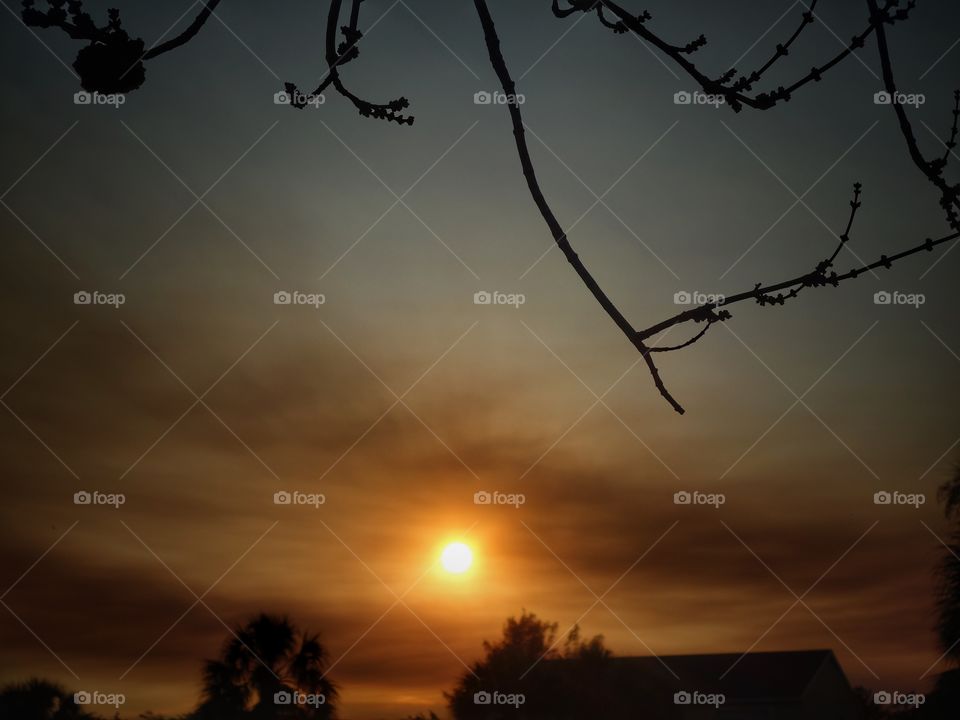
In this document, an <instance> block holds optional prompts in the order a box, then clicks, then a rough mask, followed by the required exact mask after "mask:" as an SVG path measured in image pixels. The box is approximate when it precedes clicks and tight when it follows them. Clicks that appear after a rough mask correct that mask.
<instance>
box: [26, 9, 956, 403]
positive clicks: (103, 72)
mask: <svg viewBox="0 0 960 720" xmlns="http://www.w3.org/2000/svg"><path fill="white" fill-rule="evenodd" d="M349 2H350V11H349V20H348V24H346V25H343V26H341V25H340V18H341V15H342V13H343V5H344V0H330V9H329V13H328V16H327V24H326V32H325V44H324V47H325V53H324V54H325V59H326V63H327V72H326V74H325V75H324V77H323V78H322V79H321V81H320V83H319V85H318V86H317V89H316V90H315V91H314V92H313V93H311V94H310V95H304V94H303V93H301V92H300V91H299V90H298V89H297V86H296V85H294V84H292V83H286V89H287V92H288V93H289V94H290V100H289V102H290V105H292V106H293V107H295V108H299V109H302V108H303V107H306V105H307V104H309V103H310V101H311V100H313V99H315V98H316V97H317V96H319V95H320V94H321V93H323V92H324V91H325V90H326V89H327V88H329V87H331V86H332V87H333V88H334V89H335V90H336V91H337V92H338V93H339V94H340V95H341V96H343V97H344V98H346V99H347V100H349V101H350V102H351V103H352V104H353V105H354V107H356V108H357V110H358V111H359V112H360V114H361V115H363V116H365V117H373V118H377V119H382V120H387V121H392V122H396V123H398V124H401V125H402V124H413V121H414V119H413V117H410V116H406V115H404V114H403V113H402V111H403V110H404V109H406V108H407V107H408V105H409V103H408V101H407V99H406V98H404V97H400V98H397V99H396V100H392V101H389V102H386V103H371V102H368V101H366V100H364V99H362V98H361V97H359V96H358V95H356V94H354V93H353V92H352V91H351V90H349V89H348V88H347V86H346V85H345V83H344V82H343V79H342V77H341V73H340V71H341V68H342V67H343V66H345V65H346V64H348V63H350V62H351V61H353V60H355V59H356V58H357V57H358V56H359V53H360V50H359V42H360V40H361V39H362V38H363V32H362V31H361V30H360V14H361V13H360V11H361V5H362V3H363V0H349ZM562 2H563V4H561V0H551V10H552V12H553V15H554V16H556V17H558V18H568V17H570V16H572V15H574V14H576V13H595V14H596V16H597V18H598V21H599V22H600V23H601V25H602V26H603V27H605V28H607V29H609V30H612V31H613V32H614V33H618V34H620V33H626V32H631V33H634V34H636V35H637V36H638V37H640V38H641V39H643V40H644V41H646V42H648V43H650V44H651V45H653V46H654V47H655V48H656V49H658V50H659V51H660V52H662V53H663V54H665V55H666V56H667V57H668V58H669V59H671V60H672V61H673V62H674V63H676V64H677V65H678V66H679V67H680V68H681V69H682V70H684V71H685V72H686V73H687V74H688V75H689V76H690V77H691V78H693V79H694V81H696V82H697V83H698V84H699V85H700V87H701V88H702V89H703V90H704V92H706V93H709V94H715V95H719V96H722V97H723V98H724V99H725V101H726V103H727V104H729V105H730V106H731V108H732V109H733V110H734V111H737V112H739V111H740V110H742V109H743V108H744V107H749V108H753V109H757V110H768V109H770V108H773V107H775V106H777V105H779V104H780V103H782V102H787V101H789V100H790V98H791V96H792V95H793V94H794V93H795V92H796V91H798V90H800V89H801V88H803V87H805V86H806V85H808V84H810V83H813V82H818V81H820V80H821V79H822V77H823V75H824V74H825V73H826V72H828V71H830V70H831V69H832V68H834V67H836V66H837V65H839V64H840V63H842V62H843V61H844V60H846V59H848V58H849V57H850V56H851V55H852V54H853V53H854V52H857V51H858V50H860V49H861V48H863V47H864V46H865V44H866V41H867V40H868V39H869V38H870V37H871V36H873V35H876V40H877V51H878V53H879V56H880V62H881V67H882V71H883V83H884V88H885V91H886V92H887V93H888V94H889V95H890V98H891V103H890V104H891V105H892V108H893V111H894V113H895V115H896V118H897V123H898V126H899V129H900V132H901V135H902V136H903V138H904V141H905V143H906V146H907V151H908V153H909V155H910V158H911V160H912V161H913V163H914V165H916V167H917V168H918V169H919V170H920V172H921V173H922V174H923V175H924V177H925V178H926V179H927V180H928V181H929V182H930V183H931V184H932V185H933V186H934V187H935V188H936V189H937V190H938V191H939V193H940V205H941V207H942V208H943V210H944V212H945V215H946V221H947V224H948V225H949V227H950V229H951V230H952V232H951V233H949V234H947V235H944V236H942V237H940V238H937V239H931V238H927V239H926V240H924V241H923V242H920V243H918V244H915V245H913V246H911V247H908V248H907V249H905V250H901V251H898V252H896V253H892V254H890V255H881V256H880V258H879V259H877V260H875V261H873V262H870V263H866V264H862V265H861V266H859V267H855V268H852V269H849V270H846V271H844V272H838V271H837V270H836V269H835V264H836V260H837V258H838V256H839V254H840V252H841V250H842V249H843V247H844V246H845V245H846V244H847V243H848V242H850V234H851V232H852V230H853V226H854V222H855V220H856V217H857V213H858V211H859V209H860V208H861V205H862V203H861V193H862V186H861V185H860V183H856V184H855V185H854V192H853V198H852V199H851V201H850V214H849V217H848V219H847V223H846V227H845V229H844V230H843V232H842V233H839V234H838V244H837V246H836V248H835V249H834V251H833V252H832V253H831V254H830V255H829V256H828V257H826V258H824V259H823V260H821V261H820V262H818V263H817V264H816V266H815V267H814V268H813V269H812V270H811V271H809V272H806V273H803V274H801V275H797V276H796V277H793V278H790V279H787V280H782V281H779V282H774V283H770V284H766V285H764V284H762V283H757V284H756V285H755V286H754V287H753V288H752V289H750V290H747V291H743V292H739V293H736V294H733V295H728V296H722V299H718V300H717V301H716V302H713V303H708V304H705V305H701V306H698V307H694V308H690V309H688V310H685V311H683V312H680V313H678V314H676V315H674V316H673V317H670V318H667V319H665V320H662V321H660V322H657V323H655V324H653V325H650V326H649V327H647V328H646V329H644V330H637V329H636V328H634V326H633V325H632V324H631V323H630V321H628V320H627V319H626V317H625V316H624V315H623V313H622V312H621V311H620V310H619V309H618V308H617V306H616V304H615V303H614V302H613V301H612V300H611V298H610V297H609V296H608V295H607V294H606V292H605V291H604V290H603V288H602V287H601V286H600V284H599V283H598V282H597V281H596V279H595V278H594V277H593V275H592V274H591V273H590V271H589V270H588V269H587V267H586V266H585V265H584V263H583V261H582V260H581V259H580V257H579V256H578V255H577V253H576V252H575V251H574V249H573V247H572V245H571V243H570V240H569V238H568V237H567V234H566V232H565V231H564V230H563V227H562V226H561V224H560V222H559V220H558V219H557V216H556V214H555V213H554V211H553V209H552V208H551V207H550V205H549V203H548V202H547V200H546V197H545V195H544V193H543V191H542V189H541V187H540V182H539V179H538V178H537V173H536V169H535V167H534V164H533V161H532V159H531V155H530V150H529V147H528V145H527V139H526V132H525V127H524V123H523V116H522V114H521V111H520V107H519V104H518V103H516V102H508V103H507V108H508V111H509V114H510V120H511V123H512V126H513V135H514V139H515V142H516V148H517V154H518V157H519V160H520V165H521V169H522V171H523V175H524V178H525V180H526V184H527V189H528V191H529V193H530V195H531V197H532V199H533V202H534V204H535V205H536V206H537V209H538V210H539V212H540V214H541V216H542V218H543V220H544V222H545V223H546V225H547V227H548V229H549V231H550V234H551V235H552V237H553V239H554V241H555V243H556V244H557V246H558V247H559V248H560V250H561V252H562V253H563V254H564V257H565V258H566V259H567V261H568V262H569V263H570V265H571V266H572V267H573V269H574V271H575V272H576V273H577V275H578V277H579V278H580V280H581V281H582V282H583V284H584V286H585V287H586V288H587V290H588V291H589V292H590V293H591V294H592V295H593V297H594V298H595V299H596V301H597V302H598V303H599V304H600V306H601V308H603V310H604V312H606V313H607V315H608V316H609V317H610V318H611V319H612V320H613V322H614V324H615V325H616V326H617V327H618V328H619V329H620V331H621V332H622V333H623V334H624V335H625V336H626V338H627V339H628V340H629V341H630V343H631V344H632V345H633V346H634V347H635V348H636V349H637V350H638V351H639V352H640V353H641V355H642V357H643V359H644V361H645V363H646V365H647V369H648V370H649V372H650V375H651V377H652V379H653V382H654V385H655V386H656V388H657V390H658V391H659V392H660V394H661V395H662V396H663V397H664V399H666V401H667V402H668V403H669V404H670V405H671V407H673V408H674V409H675V410H676V411H677V412H679V413H683V412H684V410H683V407H682V406H681V405H680V404H679V403H678V402H677V400H676V399H675V398H674V397H673V395H672V394H671V393H670V392H669V390H667V388H666V386H665V384H664V382H663V380H662V378H661V375H660V370H659V369H658V367H657V365H656V364H655V363H654V360H653V356H654V353H667V352H676V351H679V350H682V349H685V348H689V347H691V346H692V345H694V344H696V343H697V342H699V341H700V340H701V339H703V338H704V337H705V336H706V335H707V333H708V331H709V330H710V328H711V327H712V326H713V325H715V324H716V323H718V322H725V321H727V320H729V319H731V317H732V315H731V313H730V310H729V308H730V307H731V306H733V305H736V304H738V303H742V302H746V301H752V302H754V303H756V304H758V305H760V306H773V305H783V304H785V303H786V302H787V301H788V300H792V299H794V298H796V297H797V296H798V295H800V293H801V292H803V291H804V290H806V289H807V288H817V287H826V286H833V287H836V286H838V285H839V284H840V283H841V282H844V281H846V280H852V279H855V278H857V277H859V276H860V275H862V274H864V273H865V272H868V271H872V270H876V269H879V268H887V269H889V268H890V267H892V265H893V264H894V263H895V262H897V261H899V260H902V259H905V258H907V257H910V256H912V255H915V254H918V253H920V252H932V251H934V250H935V249H937V248H940V247H941V246H945V245H946V244H949V243H952V242H954V241H956V240H958V239H960V185H953V184H950V183H949V182H948V181H947V179H946V177H945V171H946V168H947V165H948V163H949V160H950V156H951V154H952V153H953V150H954V149H955V148H956V147H957V140H958V136H960V90H958V91H957V92H955V93H954V106H953V121H952V123H951V127H950V131H949V135H948V137H947V139H946V140H944V141H943V144H944V146H945V152H944V154H943V155H942V156H937V157H934V158H933V159H928V158H927V157H926V156H925V155H924V153H923V151H922V150H921V147H920V143H919V142H918V140H917V136H916V133H915V132H914V130H913V126H912V124H911V122H910V118H909V117H908V115H907V112H906V109H905V107H904V104H903V102H902V100H901V95H900V93H899V92H898V89H897V85H896V81H895V77H894V72H893V62H892V60H891V54H890V49H889V45H888V38H887V28H888V27H891V26H893V25H895V24H897V23H899V22H901V21H905V20H907V19H908V18H909V16H910V13H911V12H912V11H913V10H914V9H915V7H916V2H915V1H914V0H907V2H905V4H904V6H903V7H901V3H900V2H899V0H882V3H881V2H880V0H866V5H867V10H868V13H869V17H868V22H867V25H866V27H865V28H864V29H863V30H861V31H860V32H859V33H858V34H856V35H854V36H853V38H852V39H851V40H850V42H849V43H848V44H847V45H846V46H845V47H844V48H843V50H842V51H840V52H839V53H837V54H835V55H833V56H831V57H829V58H828V59H827V60H826V61H824V62H823V63H822V64H820V65H818V66H816V67H814V68H812V69H811V70H810V71H808V72H807V73H805V74H803V75H801V76H800V77H799V78H798V79H796V80H794V81H793V82H791V83H789V84H787V85H785V86H780V87H778V88H776V89H775V90H770V91H767V92H755V91H754V86H755V85H757V84H758V83H759V82H760V81H761V80H762V79H763V78H764V76H765V75H766V74H767V72H768V71H770V69H771V68H773V67H774V66H775V65H777V64H778V63H780V62H781V61H782V60H783V59H784V58H786V57H787V56H789V54H790V50H791V48H792V47H793V46H794V45H795V44H796V43H797V42H798V41H799V40H800V38H801V37H802V35H803V33H804V31H805V30H806V28H808V27H809V26H811V25H812V24H814V22H816V15H815V9H816V7H817V4H818V2H819V0H811V2H810V5H809V6H808V7H806V10H805V12H803V13H802V14H801V19H800V23H799V24H798V26H797V27H796V28H795V29H794V30H793V32H792V33H791V34H790V35H789V36H788V37H786V38H785V39H784V41H783V42H781V43H778V44H777V45H776V47H775V49H774V51H773V53H772V55H771V56H770V57H769V59H768V60H766V61H765V62H764V63H763V64H762V65H760V66H759V67H758V68H757V69H756V70H753V71H752V72H749V73H746V74H739V73H738V72H737V70H736V69H735V68H732V69H730V70H728V71H726V72H725V73H723V75H721V76H720V77H719V78H717V79H713V78H711V77H710V76H709V75H708V74H707V73H706V72H704V71H702V70H700V69H699V68H698V66H697V65H696V64H695V63H694V62H693V61H692V60H691V59H690V58H691V56H692V55H694V54H695V53H696V52H697V51H698V50H700V49H701V48H702V47H703V46H704V45H706V43H707V40H706V37H705V36H703V35H700V36H698V37H697V38H695V39H694V40H692V41H690V42H688V43H686V44H673V43H670V42H667V41H666V40H664V39H663V38H662V37H661V36H660V35H658V34H657V33H655V32H653V31H652V30H651V29H650V27H649V22H650V21H651V20H652V19H653V18H652V16H651V15H650V13H648V12H642V13H640V14H636V15H635V14H632V13H630V12H628V11H627V10H625V9H624V8H623V7H622V6H621V5H620V4H619V3H618V2H617V1H616V0H562ZM219 3H220V0H206V2H204V5H203V9H202V10H201V12H200V13H199V14H198V15H197V17H196V18H195V19H194V20H193V22H192V23H191V24H190V26H189V27H187V29H186V30H184V31H183V32H182V33H180V34H179V35H178V36H176V37H175V38H172V39H171V40H168V41H167V42H165V43H163V44H161V45H158V46H157V47H155V48H152V49H150V50H149V51H146V52H145V51H144V43H143V41H142V40H141V39H138V38H131V37H130V36H129V35H128V34H127V32H126V31H125V29H124V28H123V27H122V26H121V21H120V14H119V11H117V10H110V11H109V12H108V22H107V24H106V25H104V26H102V27H101V26H98V25H97V24H96V23H95V22H94V21H93V19H92V18H91V17H90V15H89V14H88V13H86V12H84V11H83V7H82V5H83V3H82V0H47V2H46V5H47V10H46V11H40V10H37V9H36V7H35V4H36V2H35V0H23V7H24V10H23V19H24V22H25V23H26V24H27V25H31V26H34V27H41V28H59V29H61V30H62V31H63V32H65V33H66V34H67V35H68V36H69V37H71V38H73V39H76V40H86V41H88V42H89V44H88V45H87V46H85V47H84V48H82V49H81V50H80V52H79V53H78V55H77V60H76V61H75V63H74V67H75V68H76V69H77V71H78V73H79V74H80V77H81V84H82V85H83V87H84V88H85V89H88V90H91V91H100V92H129V91H131V90H135V89H137V88H138V87H140V85H141V84H142V83H143V81H144V78H145V71H144V68H143V61H145V60H149V59H151V58H154V57H157V56H158V55H161V54H163V53H166V52H169V51H171V50H174V49H176V48H179V47H181V46H183V45H185V44H186V43H187V42H189V41H190V40H192V39H193V38H194V37H196V36H197V35H198V34H199V32H200V30H201V29H202V28H203V26H204V24H205V23H206V22H207V21H208V20H209V18H210V16H211V15H212V14H213V12H214V10H215V8H216V7H217V5H218V4H219ZM474 5H475V7H476V11H477V14H478V17H479V19H480V24H481V26H482V29H483V33H484V39H485V42H486V46H487V51H488V54H489V57H490V62H491V64H492V66H493V69H494V72H495V73H496V75H497V78H498V79H499V81H500V84H501V86H502V88H503V92H504V94H505V96H506V97H507V98H516V97H517V96H518V94H517V92H516V85H515V83H514V80H513V78H512V76H511V74H510V71H509V69H508V66H507V63H506V60H505V59H504V56H503V52H502V50H501V47H500V39H499V36H498V34H497V30H496V26H495V24H494V21H493V18H492V17H491V15H490V11H489V8H488V6H487V2H486V0H474ZM608 14H609V15H608ZM340 36H342V40H341V41H340V42H339V43H338V39H340ZM686 323H694V324H703V327H702V328H700V329H699V330H698V331H697V332H695V333H694V334H693V335H692V336H691V337H690V338H689V339H688V340H686V341H685V342H682V343H680V344H677V345H671V346H658V345H655V344H653V343H652V342H649V341H650V340H651V338H654V337H655V336H659V335H660V334H661V333H664V332H665V331H668V330H670V329H672V328H674V327H676V326H678V325H684V324H686Z"/></svg>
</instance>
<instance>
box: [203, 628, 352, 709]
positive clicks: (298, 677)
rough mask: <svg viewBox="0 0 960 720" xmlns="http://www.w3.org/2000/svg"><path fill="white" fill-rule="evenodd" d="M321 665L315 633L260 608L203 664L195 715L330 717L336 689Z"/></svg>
mask: <svg viewBox="0 0 960 720" xmlns="http://www.w3.org/2000/svg"><path fill="white" fill-rule="evenodd" d="M326 667H327V652H326V649H325V648H324V647H323V645H321V644H320V640H319V638H318V636H317V635H311V634H310V633H307V632H301V631H299V630H298V629H297V628H296V626H294V625H293V624H292V623H291V622H290V620H289V619H288V618H287V617H286V616H283V617H277V616H273V615H267V614H263V613H261V614H260V615H258V616H257V617H255V618H254V619H252V620H250V621H249V622H248V623H247V624H246V625H244V626H242V627H239V628H237V629H236V630H235V631H234V632H233V634H232V635H231V637H229V638H228V639H227V640H226V642H225V643H224V645H223V648H222V650H221V652H220V657H218V658H217V659H215V660H208V661H207V662H206V664H205V665H204V669H203V699H202V702H201V704H200V706H199V707H198V708H197V711H196V713H195V715H196V718H197V720H274V719H275V718H298V719H301V720H328V719H329V718H333V717H335V707H336V699H337V689H336V686H335V685H334V684H333V683H332V682H331V681H330V680H328V679H327V677H326Z"/></svg>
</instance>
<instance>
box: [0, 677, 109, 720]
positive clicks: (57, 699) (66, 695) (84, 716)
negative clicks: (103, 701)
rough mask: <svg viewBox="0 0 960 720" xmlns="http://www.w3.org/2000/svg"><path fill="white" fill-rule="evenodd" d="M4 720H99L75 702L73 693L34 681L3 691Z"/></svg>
mask: <svg viewBox="0 0 960 720" xmlns="http://www.w3.org/2000/svg"><path fill="white" fill-rule="evenodd" d="M0 720H95V716H93V715H90V714H89V713H87V712H85V711H84V710H83V708H81V707H80V706H79V705H77V704H76V703H75V702H74V701H73V693H72V692H69V691H67V690H66V689H64V688H63V686H61V685H58V684H56V683H53V682H50V681H48V680H39V679H37V678H33V679H31V680H27V681H26V682H22V683H13V684H11V685H7V686H6V687H5V688H3V690H0Z"/></svg>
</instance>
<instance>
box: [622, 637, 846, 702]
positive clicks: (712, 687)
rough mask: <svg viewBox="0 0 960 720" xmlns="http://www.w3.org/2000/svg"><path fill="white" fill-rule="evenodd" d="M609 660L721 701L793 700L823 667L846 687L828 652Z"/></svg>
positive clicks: (844, 678)
mask: <svg viewBox="0 0 960 720" xmlns="http://www.w3.org/2000/svg"><path fill="white" fill-rule="evenodd" d="M611 661H612V662H613V663H614V665H615V666H617V667H618V668H619V669H620V670H621V671H624V672H628V673H630V674H633V673H634V672H636V673H642V674H643V675H646V676H648V677H649V676H652V677H654V678H656V679H657V680H658V681H659V682H665V683H668V684H669V685H671V686H674V687H676V688H677V689H681V690H688V691H694V690H696V691H698V692H704V693H723V694H724V695H725V696H726V698H727V702H731V701H746V702H757V701H767V702H770V701H774V702H790V701H796V700H799V699H800V698H802V697H803V695H804V694H805V692H806V690H807V688H808V687H809V686H810V684H811V683H812V681H813V679H814V677H815V676H816V675H817V673H818V672H819V671H820V669H821V668H822V667H823V666H824V665H825V664H827V665H829V666H831V667H832V668H834V669H835V671H836V672H837V673H838V674H839V675H840V676H841V678H842V680H843V682H844V683H846V684H847V685H849V683H847V679H846V676H845V675H844V673H843V669H842V668H841V667H840V664H839V663H838V662H837V660H836V658H835V657H834V655H833V651H832V650H798V651H787V652H751V653H746V654H743V653H724V654H718V655H661V656H659V658H658V657H653V656H650V657H613V658H611ZM667 668H669V670H668V669H667ZM731 668H732V669H731ZM671 671H672V673H673V674H671ZM674 675H675V676H676V677H674ZM678 678H679V679H678Z"/></svg>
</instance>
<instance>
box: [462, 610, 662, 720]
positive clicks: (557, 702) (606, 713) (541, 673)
mask: <svg viewBox="0 0 960 720" xmlns="http://www.w3.org/2000/svg"><path fill="white" fill-rule="evenodd" d="M557 629H558V625H557V624H556V623H549V622H545V621H543V620H541V619H540V618H538V617H537V616H536V615H535V614H533V613H528V612H523V613H522V614H521V616H520V617H519V618H509V619H508V620H507V621H506V623H504V626H503V636H502V637H501V639H500V640H499V641H498V642H495V643H491V642H484V644H483V648H484V658H483V659H482V660H479V661H477V662H475V663H474V664H473V665H472V666H471V668H470V669H469V670H468V671H467V672H465V673H464V674H463V675H462V676H461V677H460V679H459V681H458V682H457V684H456V686H455V687H454V689H453V691H452V692H451V693H448V694H447V696H446V697H447V703H448V706H449V708H450V711H451V712H452V713H453V716H454V718H456V720H494V719H496V718H501V717H503V718H507V717H510V718H519V719H523V720H583V718H589V717H609V718H615V717H643V718H646V719H647V720H656V719H657V718H661V717H664V712H663V711H664V709H663V707H661V706H660V705H659V704H658V701H657V700H656V699H654V696H653V693H649V692H644V690H647V689H649V688H641V687H639V685H640V684H641V683H642V681H641V680H639V679H638V678H636V677H629V678H628V677H623V676H620V674H619V673H618V671H617V670H616V668H615V667H614V666H613V664H612V663H610V662H609V660H610V658H611V653H610V651H609V650H608V649H607V648H606V646H605V644H604V641H603V637H602V636H599V635H598V636H595V637H593V638H592V639H590V640H588V641H582V640H581V639H580V632H579V629H578V628H577V627H574V628H573V629H571V631H570V632H569V633H568V634H567V635H566V636H565V637H563V638H559V639H558V637H557ZM511 698H513V699H514V704H510V702H511Z"/></svg>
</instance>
